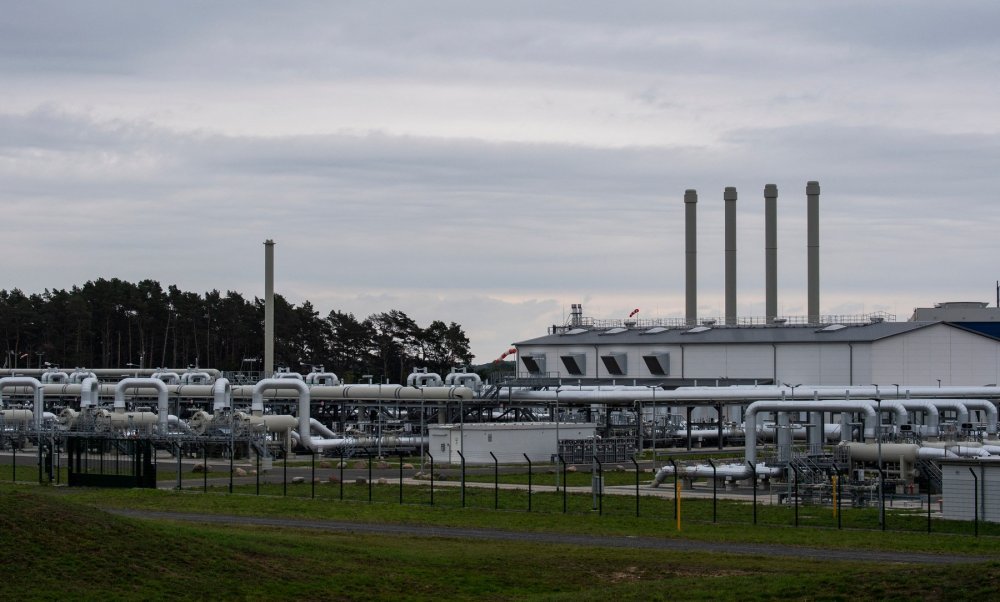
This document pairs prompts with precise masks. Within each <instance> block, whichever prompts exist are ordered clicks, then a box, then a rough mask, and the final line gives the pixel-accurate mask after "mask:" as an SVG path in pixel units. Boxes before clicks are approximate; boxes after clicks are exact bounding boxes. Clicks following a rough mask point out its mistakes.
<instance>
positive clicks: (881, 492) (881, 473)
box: [878, 467, 886, 531]
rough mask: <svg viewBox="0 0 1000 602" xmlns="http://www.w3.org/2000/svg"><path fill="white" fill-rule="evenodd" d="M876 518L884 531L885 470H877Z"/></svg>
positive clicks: (880, 468)
mask: <svg viewBox="0 0 1000 602" xmlns="http://www.w3.org/2000/svg"><path fill="white" fill-rule="evenodd" d="M878 501H879V503H878V516H879V522H881V523H882V530H883V531H885V522H886V521H885V470H884V469H882V467H879V469H878Z"/></svg>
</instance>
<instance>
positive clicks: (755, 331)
mask: <svg viewBox="0 0 1000 602" xmlns="http://www.w3.org/2000/svg"><path fill="white" fill-rule="evenodd" d="M935 324H943V325H945V326H948V327H952V328H954V327H955V326H954V325H952V324H948V323H945V322H876V323H872V324H856V325H845V327H844V328H841V329H838V330H823V328H824V326H828V325H826V324H821V325H818V326H817V325H812V326H799V325H794V326H789V325H769V326H721V325H714V326H712V327H711V328H705V329H698V328H695V327H684V328H670V329H668V330H664V331H662V332H650V330H651V329H646V328H630V329H629V330H628V331H627V332H619V333H617V334H608V330H607V329H603V328H602V329H596V328H595V329H586V331H585V332H581V333H578V334H568V333H557V334H549V335H546V336H542V337H538V338H535V339H527V340H524V341H520V342H517V343H514V344H515V345H574V346H576V345H591V346H592V345H601V346H608V345H644V344H654V345H656V344H659V345H690V344H733V343H764V344H770V343H824V342H826V343H870V342H873V341H878V340H881V339H886V338H889V337H893V336H896V335H900V334H905V333H908V332H913V331H915V330H919V329H921V328H926V327H928V326H933V325H935ZM654 330H655V329H654ZM692 330H697V331H698V332H691V331H692ZM961 330H966V329H961ZM968 332H971V331H968ZM975 334H981V335H982V333H978V332H977V333H975ZM983 336H988V335H983ZM989 338H995V337H989Z"/></svg>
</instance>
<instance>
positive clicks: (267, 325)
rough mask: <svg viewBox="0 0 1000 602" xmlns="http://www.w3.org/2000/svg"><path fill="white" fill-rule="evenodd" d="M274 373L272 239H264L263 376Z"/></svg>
mask: <svg viewBox="0 0 1000 602" xmlns="http://www.w3.org/2000/svg"><path fill="white" fill-rule="evenodd" d="M273 374H274V241H273V240H271V239H267V240H265V241H264V378H271V375H273Z"/></svg>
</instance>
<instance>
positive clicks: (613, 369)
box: [601, 353, 628, 376]
mask: <svg viewBox="0 0 1000 602" xmlns="http://www.w3.org/2000/svg"><path fill="white" fill-rule="evenodd" d="M601 361H602V362H604V368H605V369H606V370H607V371H608V374H610V375H612V376H625V373H626V368H627V366H628V364H627V363H626V356H625V354H624V353H609V354H607V355H602V356H601Z"/></svg>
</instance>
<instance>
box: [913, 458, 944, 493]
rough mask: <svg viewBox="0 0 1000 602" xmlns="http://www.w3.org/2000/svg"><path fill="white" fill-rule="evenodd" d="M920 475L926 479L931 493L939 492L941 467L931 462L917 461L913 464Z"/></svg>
mask: <svg viewBox="0 0 1000 602" xmlns="http://www.w3.org/2000/svg"><path fill="white" fill-rule="evenodd" d="M915 466H916V468H917V470H919V471H920V474H921V475H923V476H924V477H925V478H926V479H927V484H928V486H929V487H930V489H931V492H932V493H934V492H938V493H940V492H941V467H939V466H938V465H937V464H936V463H935V462H934V461H933V460H925V459H918V460H917V461H916V463H915Z"/></svg>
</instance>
